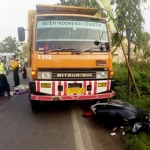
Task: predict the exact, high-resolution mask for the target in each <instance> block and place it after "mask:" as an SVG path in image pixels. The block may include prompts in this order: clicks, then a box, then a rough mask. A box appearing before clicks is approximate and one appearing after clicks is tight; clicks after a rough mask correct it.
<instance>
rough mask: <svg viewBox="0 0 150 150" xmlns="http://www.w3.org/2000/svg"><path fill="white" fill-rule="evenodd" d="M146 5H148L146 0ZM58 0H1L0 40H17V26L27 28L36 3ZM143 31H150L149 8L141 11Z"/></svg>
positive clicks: (51, 2) (55, 1) (56, 0)
mask: <svg viewBox="0 0 150 150" xmlns="http://www.w3.org/2000/svg"><path fill="white" fill-rule="evenodd" d="M148 1H149V2H148V4H147V5H146V6H148V5H149V6H150V0H148ZM57 2H60V0H3V1H2V0H1V1H0V14H1V15H0V42H1V41H2V40H4V39H5V37H8V36H12V37H16V39H17V40H18V34H17V28H18V27H24V28H27V14H28V10H30V9H34V10H35V9H36V4H56V3H57ZM143 16H144V19H145V24H144V28H145V31H147V32H149V33H150V20H149V16H150V10H147V11H145V12H143Z"/></svg>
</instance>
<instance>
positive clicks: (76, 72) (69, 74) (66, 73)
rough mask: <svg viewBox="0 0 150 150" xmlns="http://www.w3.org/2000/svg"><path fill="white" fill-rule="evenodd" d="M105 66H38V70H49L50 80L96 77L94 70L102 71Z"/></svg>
mask: <svg viewBox="0 0 150 150" xmlns="http://www.w3.org/2000/svg"><path fill="white" fill-rule="evenodd" d="M104 70H106V68H105V69H104V68H98V69H91V68H87V69H85V68H80V69H79V68H74V69H72V68H63V69H61V68H60V69H53V68H39V69H38V71H51V72H52V80H74V79H75V80H83V79H87V80H88V79H96V71H104Z"/></svg>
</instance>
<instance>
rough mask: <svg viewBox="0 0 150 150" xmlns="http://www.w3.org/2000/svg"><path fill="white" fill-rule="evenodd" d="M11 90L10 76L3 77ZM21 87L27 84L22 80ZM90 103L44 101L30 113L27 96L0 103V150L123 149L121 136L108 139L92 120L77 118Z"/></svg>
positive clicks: (105, 131)
mask: <svg viewBox="0 0 150 150" xmlns="http://www.w3.org/2000/svg"><path fill="white" fill-rule="evenodd" d="M7 79H8V82H9V83H10V87H11V90H13V88H12V86H13V76H12V73H10V74H9V75H8V76H7ZM20 81H21V83H22V84H28V80H27V79H26V80H23V79H22V76H21V74H20ZM90 104H91V103H90V102H87V101H84V102H77V101H71V102H46V103H42V105H41V111H40V112H39V113H37V114H34V113H33V112H32V111H31V108H30V103H29V99H28V94H25V95H15V96H11V97H10V98H8V97H3V98H2V99H1V100H0V150H126V149H127V148H125V145H124V143H123V142H122V135H120V134H121V133H118V134H117V136H115V137H112V136H110V133H111V132H112V130H111V129H107V128H106V127H104V126H102V125H101V124H100V123H98V122H97V120H95V119H91V118H90V119H85V118H83V117H82V116H81V115H82V113H83V112H85V111H87V110H88V109H89V106H90Z"/></svg>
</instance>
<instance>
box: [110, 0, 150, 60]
mask: <svg viewBox="0 0 150 150" xmlns="http://www.w3.org/2000/svg"><path fill="white" fill-rule="evenodd" d="M146 2H147V1H146V0H123V1H121V0H110V3H111V5H116V8H115V11H114V12H115V14H116V16H115V22H116V25H117V28H118V30H119V33H121V34H122V33H125V32H126V29H127V27H128V26H130V28H131V31H132V32H131V41H132V42H133V43H134V44H136V45H138V49H142V50H143V52H144V58H147V57H149V56H150V46H149V45H148V41H149V40H150V38H149V37H150V34H149V33H147V32H144V29H143V24H144V18H143V16H142V11H143V10H142V9H141V8H142V7H141V6H142V4H143V3H146ZM114 38H115V37H114Z"/></svg>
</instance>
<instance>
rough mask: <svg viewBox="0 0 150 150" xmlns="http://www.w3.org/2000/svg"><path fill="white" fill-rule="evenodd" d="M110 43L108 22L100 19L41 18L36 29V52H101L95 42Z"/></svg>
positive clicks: (38, 19)
mask: <svg viewBox="0 0 150 150" xmlns="http://www.w3.org/2000/svg"><path fill="white" fill-rule="evenodd" d="M95 40H98V41H101V42H102V43H108V42H109V41H108V30H107V26H106V22H105V21H104V20H99V19H90V18H83V17H82V18H81V17H78V18H75V17H70V18H69V16H68V17H57V18H56V17H53V18H51V17H39V18H37V29H36V50H42V51H48V50H54V51H55V49H56V51H57V50H58V49H63V48H65V50H63V51H83V50H85V49H89V48H93V47H95V49H94V48H93V50H92V51H100V49H98V46H95V45H94V41H95Z"/></svg>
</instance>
